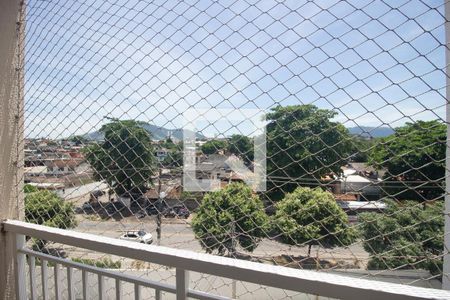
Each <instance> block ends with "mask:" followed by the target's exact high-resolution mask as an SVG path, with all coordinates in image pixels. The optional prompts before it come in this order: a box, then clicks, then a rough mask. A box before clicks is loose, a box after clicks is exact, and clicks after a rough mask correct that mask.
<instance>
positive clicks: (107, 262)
mask: <svg viewBox="0 0 450 300" xmlns="http://www.w3.org/2000/svg"><path fill="white" fill-rule="evenodd" d="M71 260H72V261H74V262H77V263H80V264H84V265H89V266H95V267H97V268H104V269H120V268H121V267H122V263H121V262H120V260H116V261H113V260H112V259H111V258H109V257H104V258H101V259H90V258H71Z"/></svg>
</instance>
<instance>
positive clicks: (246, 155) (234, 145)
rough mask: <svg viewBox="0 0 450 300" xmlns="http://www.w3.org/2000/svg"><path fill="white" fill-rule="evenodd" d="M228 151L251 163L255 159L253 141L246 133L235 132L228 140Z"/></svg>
mask: <svg viewBox="0 0 450 300" xmlns="http://www.w3.org/2000/svg"><path fill="white" fill-rule="evenodd" d="M228 152H230V153H231V154H234V155H236V156H239V157H241V158H242V159H243V160H244V161H245V162H246V163H250V162H252V161H253V159H254V153H253V152H254V150H253V141H252V139H251V138H249V137H247V136H245V135H241V134H233V135H232V136H231V138H230V140H229V141H228Z"/></svg>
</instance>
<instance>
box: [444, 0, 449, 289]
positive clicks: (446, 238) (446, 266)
mask: <svg viewBox="0 0 450 300" xmlns="http://www.w3.org/2000/svg"><path fill="white" fill-rule="evenodd" d="M445 45H446V47H445V59H446V70H445V71H446V75H447V76H446V85H447V91H446V100H447V101H446V121H447V149H446V159H445V214H444V218H445V225H444V264H443V270H442V273H443V274H442V288H443V289H445V290H450V65H449V63H450V2H449V1H448V0H446V1H445Z"/></svg>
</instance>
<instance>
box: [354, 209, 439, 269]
mask: <svg viewBox="0 0 450 300" xmlns="http://www.w3.org/2000/svg"><path fill="white" fill-rule="evenodd" d="M386 203H387V209H386V211H385V212H384V213H381V214H380V213H363V214H361V215H360V216H359V221H360V222H359V225H360V228H361V235H362V238H363V241H364V244H363V246H364V249H365V250H366V251H367V252H369V253H370V261H369V264H368V268H369V269H393V268H400V269H417V268H423V269H427V270H430V271H431V272H432V273H441V272H442V255H443V251H444V214H443V212H444V207H443V202H442V201H438V202H435V203H432V204H429V205H427V206H426V208H425V209H423V206H422V205H420V204H418V203H417V202H416V201H405V202H403V203H401V204H399V203H397V202H394V201H387V202H386Z"/></svg>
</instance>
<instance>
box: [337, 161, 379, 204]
mask: <svg viewBox="0 0 450 300" xmlns="http://www.w3.org/2000/svg"><path fill="white" fill-rule="evenodd" d="M342 171H343V174H342V175H341V176H340V177H339V178H338V181H339V182H340V193H341V194H355V195H358V200H379V199H380V198H381V195H382V188H381V185H380V184H381V182H382V180H381V179H380V178H379V176H380V174H383V172H384V171H377V170H375V169H374V168H373V167H371V166H368V165H367V164H365V163H350V164H348V165H347V166H345V167H343V168H342Z"/></svg>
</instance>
